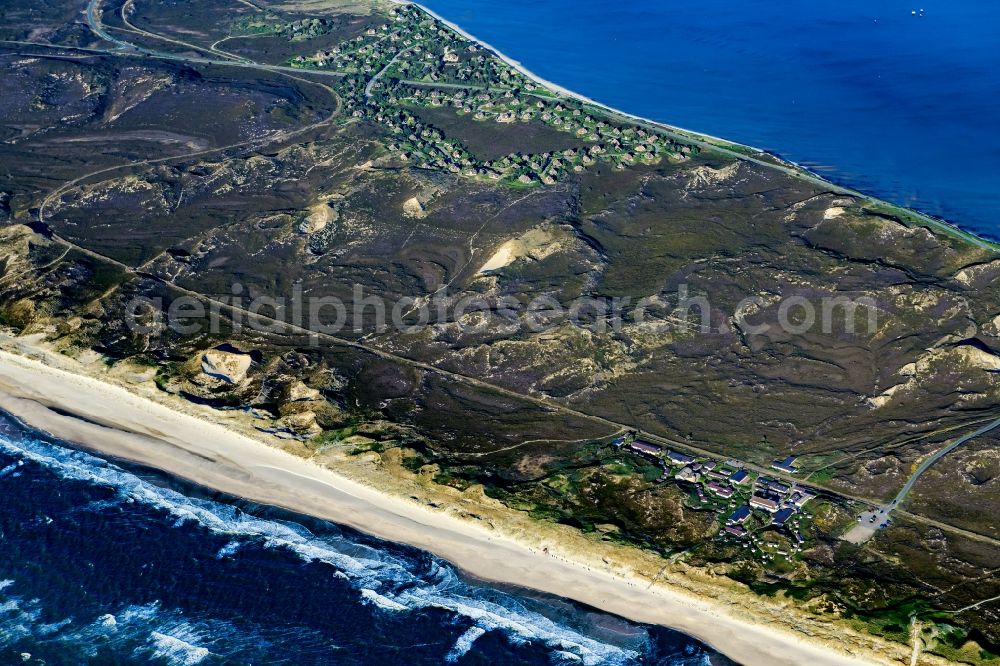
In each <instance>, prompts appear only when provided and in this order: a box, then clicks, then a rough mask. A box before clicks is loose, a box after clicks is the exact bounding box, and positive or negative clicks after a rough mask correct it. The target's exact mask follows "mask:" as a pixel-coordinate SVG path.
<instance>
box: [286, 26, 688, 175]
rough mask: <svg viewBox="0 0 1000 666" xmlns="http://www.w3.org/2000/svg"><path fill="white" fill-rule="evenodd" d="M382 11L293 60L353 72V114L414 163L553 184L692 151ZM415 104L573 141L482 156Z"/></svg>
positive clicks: (460, 40)
mask: <svg viewBox="0 0 1000 666" xmlns="http://www.w3.org/2000/svg"><path fill="white" fill-rule="evenodd" d="M389 18H390V21H391V22H390V23H387V24H384V25H381V26H377V27H376V26H373V27H370V28H368V29H367V30H366V31H365V32H364V34H362V35H359V36H357V37H354V38H352V39H350V40H348V41H346V42H344V43H342V44H340V45H338V46H336V47H333V48H330V49H327V50H323V51H318V52H316V53H313V54H309V55H299V56H295V57H294V58H293V59H292V61H291V62H290V64H291V65H292V66H294V67H300V68H303V69H328V70H337V71H341V72H345V73H353V74H356V75H357V76H356V78H354V79H348V80H346V81H345V82H344V83H345V85H346V86H347V90H345V91H344V92H343V96H344V98H345V103H346V106H347V107H348V109H350V110H351V115H352V116H353V117H358V118H361V117H364V118H368V119H370V120H374V121H375V122H378V123H379V124H381V125H383V126H386V127H387V128H388V129H389V130H390V131H391V132H392V133H393V134H394V135H395V139H394V140H393V141H392V142H391V143H390V145H389V149H390V151H392V152H393V153H394V154H396V155H397V156H398V157H399V158H400V159H402V160H403V161H405V162H407V163H409V164H412V165H414V166H416V167H418V168H423V169H433V170H439V171H447V172H451V173H455V174H460V175H463V176H468V177H478V178H482V179H487V180H494V181H503V182H508V183H511V184H515V185H520V186H531V185H552V184H555V183H556V182H558V181H559V180H561V179H562V178H564V177H565V176H566V175H568V174H570V173H573V172H576V173H579V172H582V171H584V170H586V169H587V168H588V167H590V166H592V165H594V164H596V163H597V162H598V161H604V162H608V163H610V164H612V165H613V167H614V168H617V169H624V168H626V167H629V166H633V165H637V164H655V163H658V162H659V161H660V160H662V159H664V158H668V159H671V160H674V161H681V160H684V159H687V157H688V156H689V155H693V154H696V153H697V152H698V148H697V147H696V146H694V145H688V144H683V143H680V142H677V141H676V140H674V139H672V138H670V137H668V136H666V134H665V133H663V132H660V131H657V130H656V129H654V128H652V127H648V128H645V127H640V126H638V125H632V124H629V123H618V122H614V121H612V119H611V118H610V117H601V116H602V115H604V116H606V114H601V113H600V112H598V111H597V110H596V109H591V108H589V107H587V106H585V105H584V104H582V103H580V102H578V101H576V100H572V99H567V98H557V97H556V96H554V95H553V94H552V93H551V92H550V91H548V90H546V89H544V88H543V87H541V86H539V85H538V84H536V83H535V82H534V81H532V80H531V79H529V78H527V77H526V76H524V75H523V74H522V73H521V72H519V71H518V70H516V69H514V68H513V67H510V66H509V65H507V64H506V63H505V62H503V61H502V60H500V59H499V58H497V57H496V56H494V55H493V54H492V53H489V52H488V51H486V50H484V49H482V48H481V47H480V46H478V45H477V44H475V43H473V42H470V41H469V40H467V39H466V38H465V37H462V36H461V35H459V34H457V33H456V32H454V31H453V30H451V29H450V28H449V27H447V26H445V25H444V24H442V23H441V22H439V21H437V20H436V19H434V18H433V17H431V16H429V15H428V14H425V13H423V12H422V11H420V10H418V9H417V8H415V7H412V6H407V7H400V8H396V9H393V10H392V11H391V12H390V14H389ZM282 29H284V28H282ZM352 81H353V85H352V84H351V82H352ZM420 107H431V108H433V107H452V108H454V109H455V113H456V114H457V115H459V116H468V117H469V118H470V119H472V120H474V121H478V122H484V123H485V122H495V123H501V124H507V123H511V124H513V123H532V122H540V123H544V124H545V125H548V126H549V127H551V128H553V129H557V130H559V131H562V132H566V133H568V134H570V135H572V136H573V137H574V138H576V139H577V140H579V142H580V145H579V146H577V147H573V148H566V149H563V150H559V151H544V152H541V153H537V154H521V153H517V154H511V155H507V156H504V157H501V158H498V159H493V160H482V159H479V158H477V157H476V156H475V155H473V154H472V153H471V152H470V151H469V150H467V149H466V148H465V146H464V145H462V142H461V141H459V140H457V139H456V138H455V137H448V136H445V134H444V133H443V132H442V131H441V130H440V129H439V128H436V127H433V126H432V125H429V124H427V123H425V122H423V121H422V120H421V119H420V118H419V116H418V114H416V113H414V111H417V110H419V108H420Z"/></svg>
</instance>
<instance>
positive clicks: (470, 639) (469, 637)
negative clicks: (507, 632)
mask: <svg viewBox="0 0 1000 666" xmlns="http://www.w3.org/2000/svg"><path fill="white" fill-rule="evenodd" d="M485 633H486V630H485V629H483V628H482V627H469V628H468V629H467V630H466V631H465V633H464V634H462V635H461V636H459V637H458V640H457V641H455V645H454V646H452V648H451V650H449V651H448V654H447V655H445V661H447V662H448V663H454V662H456V661H458V660H459V659H461V658H462V657H464V656H465V655H466V654H467V653H468V652H469V650H471V649H472V644H473V643H475V642H476V639H477V638H479V637H480V636H482V635H483V634H485Z"/></svg>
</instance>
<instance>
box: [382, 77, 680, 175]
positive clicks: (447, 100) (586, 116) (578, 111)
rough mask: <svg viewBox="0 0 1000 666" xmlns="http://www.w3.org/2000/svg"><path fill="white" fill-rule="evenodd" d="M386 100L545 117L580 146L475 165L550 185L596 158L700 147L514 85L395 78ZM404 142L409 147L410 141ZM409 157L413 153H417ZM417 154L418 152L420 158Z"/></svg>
mask: <svg viewBox="0 0 1000 666" xmlns="http://www.w3.org/2000/svg"><path fill="white" fill-rule="evenodd" d="M387 102H388V103H389V104H391V105H403V106H407V107H420V106H425V107H443V106H449V107H453V108H454V109H455V111H456V113H458V114H462V115H469V116H471V117H472V118H473V119H474V120H477V121H480V122H497V123H502V124H503V123H511V124H512V123H527V122H542V123H545V124H547V125H549V126H550V127H552V128H554V129H558V130H560V131H563V132H567V133H569V134H572V135H573V136H574V137H576V138H577V139H578V140H579V142H580V145H579V146H577V147H572V148H565V149H563V150H559V151H550V152H543V153H529V154H524V153H512V154H510V155H506V156H504V157H501V158H498V159H495V160H491V161H487V162H482V163H480V164H477V165H476V167H477V168H478V169H481V170H482V174H481V175H486V176H489V177H491V178H494V179H498V178H499V179H505V180H510V181H516V182H518V183H521V184H524V185H531V184H544V185H552V184H555V183H556V182H558V181H559V180H561V179H562V178H564V177H565V176H566V175H567V174H569V173H574V172H575V173H580V172H582V171H584V170H585V169H587V168H588V167H590V166H592V165H594V164H596V163H597V162H598V161H604V162H610V163H611V164H613V165H614V166H615V167H617V168H625V167H627V166H631V165H635V164H641V163H644V164H655V163H657V162H659V161H660V160H661V159H663V158H664V156H667V157H672V158H676V159H683V158H684V157H685V156H687V155H690V154H693V153H696V152H697V149H696V148H695V147H694V146H689V145H685V144H680V143H678V142H675V141H673V140H672V139H671V138H669V137H667V136H665V135H663V134H662V133H659V132H655V131H653V130H651V129H645V128H643V127H638V126H628V125H617V124H614V123H611V122H609V121H607V120H604V119H601V118H599V117H597V116H595V115H593V114H591V113H589V112H587V111H586V110H585V109H584V108H582V105H580V104H578V103H576V102H571V101H557V100H553V99H551V98H549V99H542V98H539V97H538V96H536V95H534V94H530V93H522V92H520V91H516V90H505V91H502V92H500V91H492V92H477V91H475V90H471V91H467V90H447V91H445V90H439V89H430V90H426V89H424V88H422V87H417V86H411V85H408V84H402V83H398V82H397V83H396V85H395V86H394V87H393V88H392V89H391V91H390V93H389V95H388V97H387ZM588 144H589V145H588ZM401 148H402V149H404V150H405V148H406V147H405V146H401ZM417 152H420V151H419V150H418V151H417ZM405 157H406V158H407V159H412V157H413V156H412V155H408V156H405ZM419 158H420V155H417V159H418V161H419Z"/></svg>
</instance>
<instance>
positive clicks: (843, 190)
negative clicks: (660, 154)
mask: <svg viewBox="0 0 1000 666" xmlns="http://www.w3.org/2000/svg"><path fill="white" fill-rule="evenodd" d="M389 1H390V2H391V3H392V4H397V5H412V6H414V7H418V8H419V9H420V10H421V11H423V12H425V13H426V14H428V15H430V16H432V17H434V18H435V19H437V20H438V21H440V22H441V23H443V24H444V25H446V26H448V27H449V28H450V29H452V30H454V31H455V32H456V33H458V34H459V35H461V36H462V37H465V38H466V39H468V40H469V41H471V42H473V43H474V44H476V45H478V46H480V47H481V48H484V49H486V50H488V51H489V52H490V53H492V54H493V55H495V56H496V57H497V58H499V59H500V60H502V61H503V62H504V63H506V64H507V65H510V66H511V67H513V68H514V69H515V70H517V71H518V72H520V73H521V74H523V75H524V76H526V77H527V78H529V79H531V80H532V81H534V82H535V83H537V84H538V85H540V86H541V87H543V88H546V89H548V90H549V91H551V92H553V93H555V94H557V95H562V96H565V97H569V98H571V99H575V100H577V101H579V102H582V103H584V104H589V105H592V106H595V107H598V108H600V109H602V110H604V111H605V112H608V113H612V114H615V115H618V116H622V117H624V118H628V119H630V120H633V121H635V122H637V123H641V124H645V125H647V126H653V127H656V128H659V129H661V130H666V131H667V132H671V133H675V134H678V135H679V136H680V137H682V138H686V139H687V140H689V141H693V142H695V143H699V144H701V145H702V146H703V147H707V148H709V149H711V150H715V151H719V152H722V153H725V154H727V155H729V156H731V157H735V158H737V159H740V160H744V161H750V162H753V163H755V164H759V165H761V166H764V167H769V168H772V169H778V170H780V171H783V172H785V173H788V174H790V175H793V176H795V177H798V178H803V179H805V180H807V181H811V182H813V183H815V184H819V185H823V186H825V187H829V188H832V189H833V190H835V191H836V192H837V193H838V194H843V195H849V196H853V197H857V198H859V199H862V200H863V201H866V202H868V203H871V204H880V205H884V206H889V207H890V208H892V209H893V210H895V211H902V212H904V213H906V214H909V215H912V216H914V217H916V218H917V219H918V220H919V221H920V222H922V223H924V224H927V225H929V226H930V227H932V228H934V229H937V230H939V231H941V232H943V233H945V234H948V235H950V236H955V237H957V238H959V239H961V240H964V241H966V242H969V243H972V244H973V245H975V246H977V247H979V248H982V249H984V250H989V251H992V252H996V253H1000V240H997V241H995V240H991V239H989V238H986V237H983V236H980V235H979V234H977V233H975V232H973V231H969V230H967V229H963V228H962V227H960V226H959V225H958V224H955V223H954V222H950V221H948V220H946V219H943V218H939V217H935V216H934V215H930V214H929V213H924V212H922V211H919V210H916V209H912V208H907V207H906V206H903V205H901V204H896V203H893V202H891V201H887V200H885V199H881V198H879V197H877V196H875V195H872V194H866V193H865V192H862V191H860V190H856V189H854V188H851V187H847V186H844V185H840V184H838V183H835V182H833V181H831V180H828V179H826V178H824V177H823V176H821V175H820V174H818V173H816V172H814V171H812V170H811V169H809V168H807V167H804V166H802V165H801V164H798V163H796V162H794V161H791V160H787V159H785V158H784V157H781V155H780V154H778V153H774V152H771V151H768V150H764V149H762V148H758V147H756V146H751V145H749V144H745V143H741V142H739V141H733V140H731V139H726V138H723V137H718V136H713V135H711V134H706V133H704V132H699V131H696V130H691V129H687V128H684V127H678V126H676V125H670V124H668V123H664V122H660V121H657V120H652V119H650V118H644V117H642V116H639V115H636V114H634V113H629V112H628V111H622V110H621V109H616V108H615V107H613V106H609V105H608V104H604V103H603V102H599V101H597V100H595V99H592V98H590V97H587V96H586V95H582V94H580V93H577V92H575V91H573V90H570V89H568V88H565V87H563V86H560V85H559V84H557V83H553V82H552V81H549V80H548V79H545V78H542V77H541V76H538V75H537V74H535V73H534V72H532V71H531V70H530V69H528V68H527V67H525V66H524V65H523V64H522V63H521V62H519V61H517V60H514V59H513V58H511V57H510V56H508V55H506V54H505V53H504V52H503V51H501V50H500V49H498V48H496V47H494V46H493V45H492V44H490V43H489V42H486V41H484V40H482V39H479V38H478V37H476V36H475V35H473V34H471V33H470V32H468V31H467V30H465V29H464V28H462V27H461V26H459V25H458V24H456V23H454V22H452V21H449V20H448V19H446V18H444V17H443V16H441V15H440V14H438V13H437V12H435V11H434V10H432V9H430V8H429V7H427V6H425V5H422V4H420V3H419V2H413V1H411V0H389ZM716 142H721V143H723V144H727V145H730V146H736V147H738V148H741V149H744V150H748V151H751V152H753V153H756V154H758V155H766V156H770V157H772V158H774V159H777V160H780V161H781V162H782V163H783V164H788V165H791V166H788V167H785V166H781V165H778V164H773V163H770V162H767V161H765V160H761V159H758V158H755V157H752V156H750V155H744V154H742V153H740V152H737V151H734V150H730V149H728V148H726V147H725V146H720V145H718V143H716Z"/></svg>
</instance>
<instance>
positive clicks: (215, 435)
mask: <svg viewBox="0 0 1000 666" xmlns="http://www.w3.org/2000/svg"><path fill="white" fill-rule="evenodd" d="M50 407H57V408H58V409H59V410H60V411H61V412H63V413H60V412H57V411H53V410H52V409H50ZM0 409H3V410H6V411H8V412H10V413H12V414H14V415H16V416H17V417H19V418H21V419H22V420H24V421H25V422H27V423H29V424H31V425H32V426H35V427H37V428H39V429H42V430H45V431H47V432H49V433H51V434H53V435H54V436H56V437H58V438H60V439H65V440H68V441H71V442H76V443H79V444H81V445H83V446H85V447H87V448H89V449H92V450H95V451H98V452H101V453H104V454H107V455H111V456H116V457H120V458H122V459H127V460H131V461H135V462H138V463H142V464H146V465H149V466H151V467H155V468H157V469H160V470H163V471H166V472H169V473H171V474H174V475H176V476H179V477H182V478H184V479H187V480H190V481H193V482H195V483H198V484H201V485H204V486H207V487H211V488H215V489H218V490H221V491H224V492H227V493H231V494H233V495H238V496H242V497H245V498H247V499H250V500H252V501H255V502H260V503H265V504H271V505H276V506H280V507H283V508H287V509H291V510H293V511H297V512H300V513H304V514H309V515H313V516H316V517H319V518H323V519H327V520H331V521H334V522H337V523H341V524H344V525H349V526H351V527H353V528H356V529H358V530H361V531H364V532H367V533H369V534H373V535H375V536H378V537H381V538H384V539H387V540H391V541H397V542H403V543H407V544H410V545H413V546H417V547H419V548H422V549H425V550H428V551H430V552H432V553H434V554H436V555H438V556H440V557H443V558H445V559H447V560H449V561H451V562H453V563H454V564H456V565H457V566H458V567H459V568H461V569H463V570H465V571H467V572H469V573H471V574H472V575H474V576H477V577H480V578H483V579H487V580H493V581H501V582H507V583H514V584H517V585H522V586H526V587H531V588H535V589H538V590H543V591H545V592H549V593H552V594H556V595H559V596H563V597H568V598H571V599H574V600H576V601H580V602H583V603H586V604H590V605H592V606H595V607H597V608H600V609H603V610H605V611H608V612H611V613H615V614H618V615H622V616H624V617H626V618H629V619H632V620H635V621H640V622H648V623H654V624H660V625H664V626H667V627H671V628H675V629H678V630H680V631H683V632H684V633H687V634H689V635H692V636H694V637H697V638H699V639H701V640H703V641H705V642H706V643H708V644H709V645H711V646H713V647H714V648H716V649H717V650H719V651H721V652H722V653H724V654H726V655H728V656H730V657H732V658H733V659H735V660H737V661H739V662H740V663H742V664H746V665H748V666H757V665H759V666H781V665H788V666H792V665H795V666H799V665H802V664H809V665H810V666H848V665H857V664H862V663H870V662H865V661H860V660H857V659H854V658H851V657H848V656H846V655H843V654H839V653H837V652H836V651H833V650H831V649H830V648H829V647H827V646H824V645H821V644H818V643H812V642H806V641H805V640H803V639H801V638H799V637H798V636H795V635H793V634H791V633H786V632H784V631H778V630H772V629H770V628H768V627H766V626H763V625H757V624H751V623H749V622H746V621H743V620H741V619H739V618H736V617H733V616H731V615H728V614H726V613H725V611H724V609H723V608H722V607H721V606H717V605H715V604H713V603H712V602H711V601H709V600H701V599H698V598H695V597H693V596H689V595H687V594H685V593H682V592H675V591H673V590H671V589H668V588H666V587H664V586H662V585H657V586H655V587H652V588H651V587H650V586H649V582H648V581H647V580H642V579H638V578H629V577H625V576H618V575H614V574H611V573H608V572H605V571H596V570H593V569H590V568H588V567H587V566H585V565H583V564H580V563H576V562H573V561H570V560H569V559H563V558H562V557H556V556H553V555H549V554H547V553H543V552H540V551H538V550H536V549H532V548H530V547H529V546H528V545H525V544H521V543H518V542H516V541H514V540H512V539H508V538H505V537H503V536H501V535H499V534H497V532H495V531H493V530H491V529H489V528H487V527H483V526H480V525H477V524H474V522H473V521H471V520H462V519H460V518H457V517H454V516H452V515H447V514H444V513H442V512H437V511H434V510H432V509H430V508H427V507H426V506H424V505H421V504H418V503H416V502H413V501H409V500H407V499H404V498H401V497H396V496H392V495H389V494H386V493H382V492H379V491H378V490H376V489H375V488H372V487H369V486H366V485H362V484H360V483H358V482H355V481H352V480H350V479H348V478H346V477H343V476H341V475H339V474H336V473H335V472H333V471H331V470H329V469H327V468H324V467H320V466H319V465H316V464H314V463H312V462H310V461H308V460H305V459H303V458H298V457H296V456H293V455H291V454H289V453H286V452H284V451H281V450H278V449H275V448H271V447H269V446H267V445H266V444H264V443H262V442H259V441H256V440H255V439H252V438H249V437H245V436H243V435H240V434H238V433H236V432H233V431H231V430H229V429H227V428H225V427H223V426H222V425H219V424H216V423H210V422H208V421H205V420H203V419H200V418H197V417H195V416H193V415H190V414H184V413H181V412H178V411H174V410H172V409H170V408H169V407H167V406H165V405H161V404H159V403H157V402H153V401H151V400H148V399H146V398H143V397H140V396H137V395H134V394H133V393H131V392H129V391H127V390H126V389H124V388H121V387H119V386H115V385H112V384H109V383H105V382H101V381H98V380H97V379H93V378H91V377H86V376H81V375H78V374H75V373H70V372H67V371H65V370H61V369H57V368H53V367H50V366H48V365H45V364H43V363H41V362H38V361H35V360H30V359H27V358H24V357H21V356H19V355H15V354H11V353H9V352H5V351H0ZM66 412H68V413H70V414H72V415H73V416H69V415H67V414H66Z"/></svg>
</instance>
